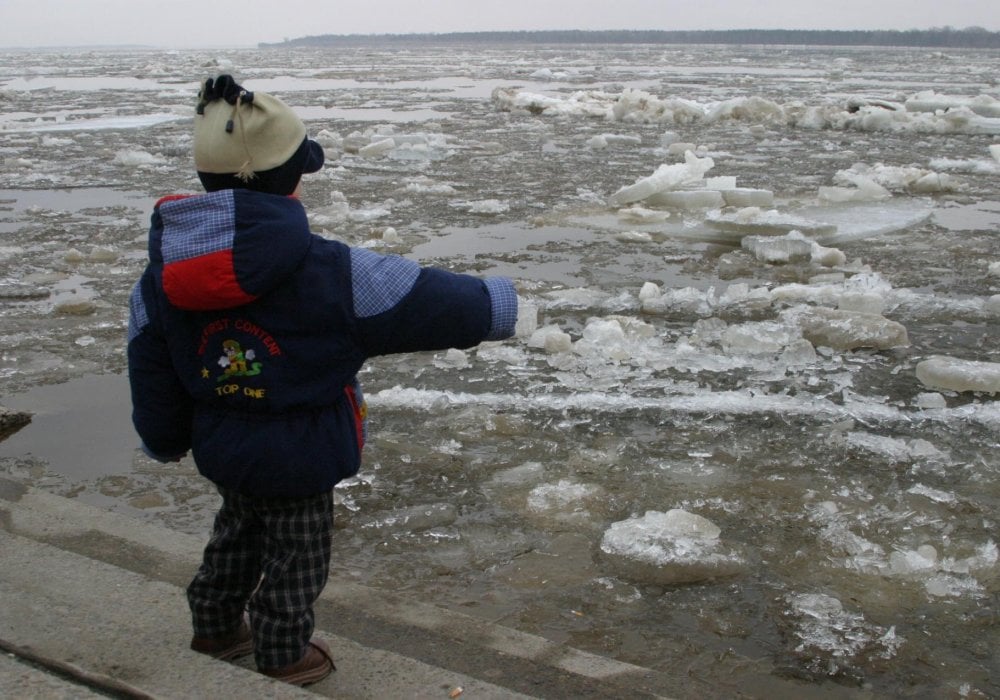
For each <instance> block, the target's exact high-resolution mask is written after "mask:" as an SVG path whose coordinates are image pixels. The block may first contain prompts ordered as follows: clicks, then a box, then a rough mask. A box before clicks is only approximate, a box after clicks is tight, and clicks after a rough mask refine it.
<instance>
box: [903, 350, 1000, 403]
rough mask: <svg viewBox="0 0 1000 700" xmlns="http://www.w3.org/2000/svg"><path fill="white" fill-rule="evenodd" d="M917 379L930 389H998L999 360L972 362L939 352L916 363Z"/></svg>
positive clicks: (999, 377) (990, 391)
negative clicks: (939, 353)
mask: <svg viewBox="0 0 1000 700" xmlns="http://www.w3.org/2000/svg"><path fill="white" fill-rule="evenodd" d="M916 372H917V379H919V380H920V382H921V383H922V384H923V385H924V386H926V387H928V388H930V389H943V390H946V391H960V392H961V391H982V392H985V393H988V394H995V393H997V392H1000V362H975V361H972V360H960V359H958V358H955V357H945V356H943V355H938V356H934V357H930V358H928V359H926V360H924V361H923V362H920V363H919V364H917V368H916Z"/></svg>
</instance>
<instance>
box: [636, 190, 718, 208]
mask: <svg viewBox="0 0 1000 700" xmlns="http://www.w3.org/2000/svg"><path fill="white" fill-rule="evenodd" d="M646 202H647V203H648V204H650V205H652V206H654V207H672V208H674V209H718V208H719V207H722V206H723V205H725V200H724V199H723V198H722V193H721V192H719V191H718V190H672V191H668V192H657V193H655V194H653V195H650V196H649V197H647V198H646Z"/></svg>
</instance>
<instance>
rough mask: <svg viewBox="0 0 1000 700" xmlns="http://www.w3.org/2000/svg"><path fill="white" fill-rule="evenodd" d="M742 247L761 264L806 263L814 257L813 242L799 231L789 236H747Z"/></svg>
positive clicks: (742, 242)
mask: <svg viewBox="0 0 1000 700" xmlns="http://www.w3.org/2000/svg"><path fill="white" fill-rule="evenodd" d="M740 247H741V248H743V250H746V251H749V252H750V253H752V254H753V256H754V257H755V258H757V259H758V260H759V261H761V262H766V263H790V262H804V261H806V260H809V259H810V258H811V257H812V250H813V242H812V241H810V240H807V239H806V237H805V236H803V235H802V234H801V233H799V232H798V231H792V232H790V233H789V234H788V235H787V236H782V237H777V236H745V237H744V238H743V240H741V241H740Z"/></svg>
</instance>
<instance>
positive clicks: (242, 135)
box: [194, 75, 323, 195]
mask: <svg viewBox="0 0 1000 700" xmlns="http://www.w3.org/2000/svg"><path fill="white" fill-rule="evenodd" d="M198 97H199V102H198V114H197V116H196V117H195V122H194V163H195V167H196V168H197V169H198V177H199V178H201V181H202V184H203V185H204V186H205V189H206V190H208V191H209V192H212V191H214V190H220V189H231V188H243V189H251V190H257V191H260V192H270V193H272V194H281V195H288V194H291V193H292V192H293V191H294V190H295V186H296V185H297V184H298V182H299V179H300V178H301V176H302V175H303V174H304V173H314V172H316V171H317V170H319V169H320V168H321V167H323V149H322V147H321V146H320V145H319V144H318V143H316V142H315V141H312V140H310V139H309V138H308V137H307V136H306V127H305V124H303V123H302V120H301V119H299V118H298V116H296V114H295V112H293V111H292V110H291V108H290V107H288V105H286V104H285V103H284V102H282V101H281V100H279V99H278V98H277V97H273V96H271V95H268V94H266V93H263V92H256V93H255V92H249V91H248V90H245V89H244V88H243V87H242V86H240V85H238V84H237V83H236V81H235V80H233V77H232V76H230V75H220V76H219V77H218V78H216V79H215V80H213V79H211V78H209V79H208V80H206V81H205V82H204V83H203V84H202V89H201V92H200V93H199V94H198Z"/></svg>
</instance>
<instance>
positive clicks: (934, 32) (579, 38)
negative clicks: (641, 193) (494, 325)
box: [259, 27, 1000, 49]
mask: <svg viewBox="0 0 1000 700" xmlns="http://www.w3.org/2000/svg"><path fill="white" fill-rule="evenodd" d="M440 44H779V45H810V46H917V47H927V48H954V49H958V48H962V49H998V48H1000V32H991V31H989V30H987V29H984V28H982V27H967V28H965V29H954V28H952V27H935V28H932V29H909V30H906V31H898V30H848V31H845V30H817V29H726V30H699V31H661V30H641V29H640V30H606V31H583V30H557V31H523V32H450V33H442V34H434V33H431V34H323V35H320V36H306V37H301V38H298V39H285V40H284V41H282V42H277V43H262V44H260V45H259V46H260V47H261V48H279V47H280V48H294V47H344V46H372V45H428V46H430V45H440Z"/></svg>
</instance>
